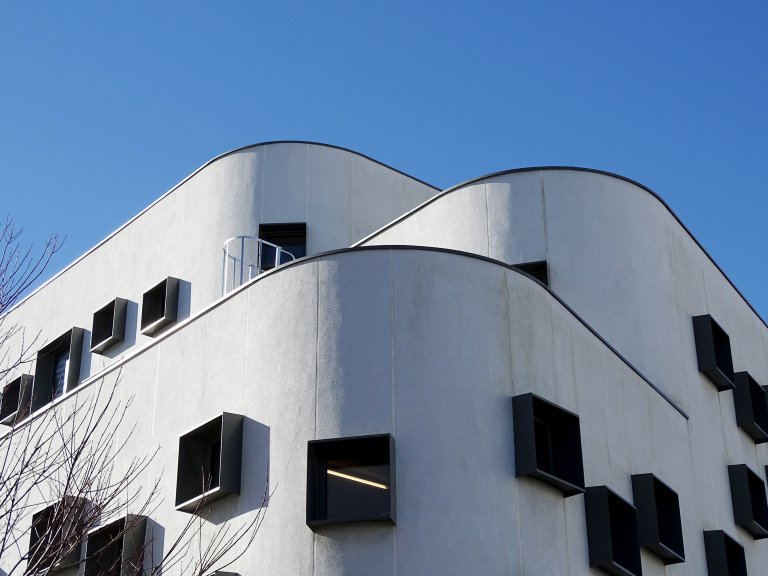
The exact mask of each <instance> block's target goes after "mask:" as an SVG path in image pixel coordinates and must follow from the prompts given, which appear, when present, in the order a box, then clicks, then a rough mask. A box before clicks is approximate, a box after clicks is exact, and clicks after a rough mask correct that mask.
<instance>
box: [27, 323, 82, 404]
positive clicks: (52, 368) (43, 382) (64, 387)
mask: <svg viewBox="0 0 768 576" xmlns="http://www.w3.org/2000/svg"><path fill="white" fill-rule="evenodd" d="M83 333H84V330H83V329H82V328H72V329H71V330H69V331H68V332H66V333H65V334H62V335H61V336H59V337H58V338H56V339H55V340H54V341H53V342H51V343H50V344H47V345H46V346H45V347H43V348H42V349H41V350H40V351H39V352H38V353H37V362H36V364H35V382H34V385H33V387H32V410H37V409H39V408H42V407H43V406H45V405H46V404H48V403H49V402H51V401H52V400H54V399H55V398H58V397H59V396H61V395H62V394H64V393H65V392H67V391H68V390H72V389H74V388H76V387H77V385H78V384H79V383H80V357H81V356H82V353H83Z"/></svg>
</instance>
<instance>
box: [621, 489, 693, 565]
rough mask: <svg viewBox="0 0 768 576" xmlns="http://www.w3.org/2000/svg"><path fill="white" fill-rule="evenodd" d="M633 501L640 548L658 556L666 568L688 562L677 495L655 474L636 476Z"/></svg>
mask: <svg viewBox="0 0 768 576" xmlns="http://www.w3.org/2000/svg"><path fill="white" fill-rule="evenodd" d="M632 499H633V501H634V504H635V508H636V509H637V528H638V536H639V541H640V546H641V547H643V548H647V549H648V550H650V551H651V552H653V553H654V554H656V556H658V557H659V558H661V559H662V560H663V561H664V564H677V563H679V562H685V546H684V544H683V527H682V520H681V518H680V501H679V499H678V496H677V492H675V491H674V490H672V488H670V487H669V486H667V485H666V484H665V483H664V482H662V481H661V480H659V479H658V478H657V477H656V476H654V475H653V474H633V475H632Z"/></svg>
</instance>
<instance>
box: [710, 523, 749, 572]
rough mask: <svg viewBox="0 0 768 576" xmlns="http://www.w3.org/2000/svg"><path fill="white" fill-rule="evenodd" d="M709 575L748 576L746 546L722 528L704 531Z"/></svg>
mask: <svg viewBox="0 0 768 576" xmlns="http://www.w3.org/2000/svg"><path fill="white" fill-rule="evenodd" d="M704 548H705V549H706V554H707V574H709V576H747V560H746V558H745V557H744V548H742V546H741V544H739V543H738V542H736V540H734V539H733V538H731V537H730V536H728V534H726V533H725V532H723V531H722V530H705V531H704Z"/></svg>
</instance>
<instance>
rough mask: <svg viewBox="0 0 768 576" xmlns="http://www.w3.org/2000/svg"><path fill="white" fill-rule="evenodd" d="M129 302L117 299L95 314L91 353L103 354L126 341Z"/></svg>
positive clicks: (92, 327)
mask: <svg viewBox="0 0 768 576" xmlns="http://www.w3.org/2000/svg"><path fill="white" fill-rule="evenodd" d="M127 312H128V300H126V299H125V298H115V299H114V300H111V301H110V302H108V303H107V304H105V305H104V306H102V307H101V308H99V309H98V310H96V312H94V313H93V323H92V324H91V352H93V353H95V354H102V353H104V352H106V351H107V350H108V349H109V348H111V347H112V346H114V345H115V344H118V343H120V342H122V341H123V340H124V339H125V318H126V315H127Z"/></svg>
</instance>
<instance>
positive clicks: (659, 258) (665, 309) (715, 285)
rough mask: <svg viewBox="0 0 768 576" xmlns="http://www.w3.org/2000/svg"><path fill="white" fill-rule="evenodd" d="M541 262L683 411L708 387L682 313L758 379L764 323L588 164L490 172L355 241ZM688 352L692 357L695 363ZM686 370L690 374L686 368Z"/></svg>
mask: <svg viewBox="0 0 768 576" xmlns="http://www.w3.org/2000/svg"><path fill="white" fill-rule="evenodd" d="M361 244H362V245H367V246H371V245H384V244H416V245H425V246H438V247H444V248H452V249H457V250H464V251H467V252H472V253H475V254H481V255H484V256H490V257H491V258H494V259H497V260H501V261H503V262H507V263H510V264H516V263H520V262H530V261H536V260H547V262H548V264H549V275H550V286H551V287H552V289H553V290H554V291H555V292H556V293H557V294H558V295H559V296H560V297H561V298H563V299H564V300H565V301H566V302H567V303H568V304H569V305H570V306H571V307H573V308H574V309H575V310H576V311H577V313H578V314H580V315H581V316H582V317H583V318H585V319H586V320H587V322H589V323H590V324H591V325H592V326H593V327H594V328H595V329H596V330H597V331H598V332H599V333H600V334H601V335H602V336H603V337H604V338H606V339H607V340H608V341H609V342H610V343H611V344H612V345H613V346H614V347H616V348H617V349H618V350H619V351H620V352H621V353H622V354H624V355H625V356H626V357H627V358H629V359H630V361H631V362H633V363H634V364H635V365H636V366H637V367H639V368H640V369H641V370H642V372H643V373H644V374H645V375H646V376H647V377H648V378H650V379H651V380H652V381H653V382H654V383H655V384H656V385H657V386H659V388H661V389H662V390H664V392H665V393H667V394H668V395H669V396H670V397H671V398H672V399H673V400H674V401H675V402H677V403H678V404H679V405H680V406H682V407H683V409H684V410H688V411H693V410H695V409H696V408H695V404H696V402H697V401H696V398H697V397H698V389H699V388H700V387H701V386H705V385H706V384H707V383H706V381H705V380H704V379H703V377H702V376H700V375H699V374H698V372H697V370H696V364H695V362H693V363H692V362H691V360H692V358H694V355H695V350H694V342H693V330H692V327H691V320H690V319H691V317H692V316H696V315H699V314H711V315H712V316H713V317H714V318H715V319H716V320H717V321H718V322H719V323H720V325H721V326H722V327H723V328H724V329H725V330H726V332H728V333H729V334H730V336H731V344H732V348H733V354H734V366H735V367H736V370H737V371H738V370H747V371H749V372H750V373H751V374H752V375H753V376H754V377H755V378H756V379H757V380H758V381H759V382H761V383H764V384H768V354H766V350H768V329H766V327H765V325H764V324H763V323H762V322H761V320H760V318H759V317H758V316H757V315H756V314H755V313H754V312H753V311H752V310H751V309H750V308H749V306H748V305H747V304H746V302H745V301H744V300H743V299H742V298H741V296H740V295H739V294H738V292H737V291H736V290H735V289H734V288H733V286H731V284H730V283H729V282H728V280H727V279H726V278H725V277H724V276H723V275H722V273H721V272H720V271H719V270H718V269H717V267H716V266H715V264H714V263H713V262H712V261H711V260H710V259H709V257H708V256H707V255H706V254H705V253H704V252H703V250H702V249H701V248H699V246H698V245H697V244H696V242H695V241H694V240H693V238H691V236H690V235H689V234H688V233H687V232H686V231H685V229H684V228H683V227H682V226H681V225H680V223H679V222H678V221H677V220H676V218H675V217H674V215H673V214H672V213H671V212H669V210H668V209H667V208H666V207H665V206H664V205H663V204H662V203H661V202H660V201H659V200H658V199H657V198H656V197H655V196H653V195H652V194H651V193H649V192H648V191H646V190H644V189H642V188H641V187H639V186H637V185H636V184H633V183H631V182H628V181H626V180H623V179H621V178H617V177H612V176H608V175H605V174H599V173H594V172H588V171H576V170H534V171H529V172H526V171H523V172H515V173H509V174H503V175H499V176H494V177H491V178H488V179H484V180H480V181H477V182H473V183H470V184H468V185H466V186H462V187H459V188H457V189H455V190H452V191H450V192H447V193H445V194H444V195H442V196H440V197H439V198H437V199H436V200H435V201H433V202H431V203H429V204H427V205H426V206H424V207H423V208H421V209H419V210H416V211H414V212H413V213H412V214H409V215H407V216H405V217H403V218H402V219H401V220H399V221H398V222H396V223H395V224H393V225H392V226H389V227H387V228H385V229H384V230H382V231H381V232H378V233H376V234H374V235H373V236H371V237H369V238H367V239H366V240H364V241H363V242H362V243H361ZM694 359H695V358H694ZM691 367H693V370H691Z"/></svg>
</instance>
